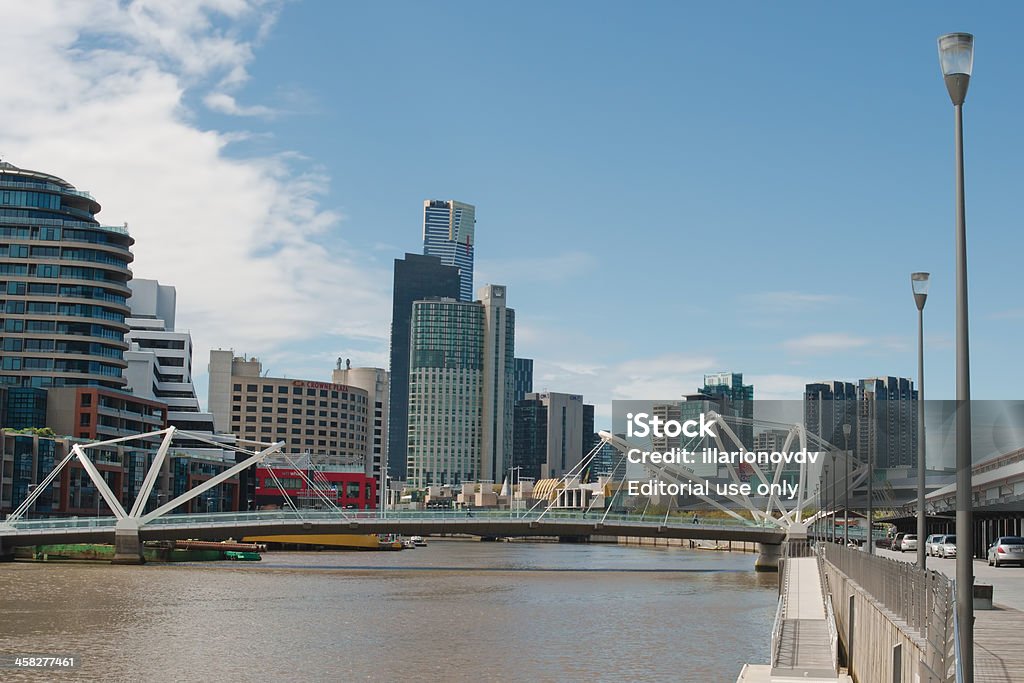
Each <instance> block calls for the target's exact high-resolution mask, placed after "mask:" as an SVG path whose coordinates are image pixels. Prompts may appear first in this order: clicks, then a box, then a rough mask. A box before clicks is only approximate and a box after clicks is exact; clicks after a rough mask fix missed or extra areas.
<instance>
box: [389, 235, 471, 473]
mask: <svg viewBox="0 0 1024 683" xmlns="http://www.w3.org/2000/svg"><path fill="white" fill-rule="evenodd" d="M458 297H459V269H458V268H455V267H454V266H446V265H444V263H442V262H441V259H439V258H437V257H436V256H420V255H419V254H406V255H405V258H404V259H395V282H394V299H393V304H392V309H391V360H390V365H389V367H390V372H391V375H390V382H391V385H390V388H389V392H390V399H389V401H388V404H389V411H390V415H389V421H388V442H387V453H388V474H389V475H390V476H391V477H392V478H393V479H395V480H397V481H404V480H405V478H406V471H405V468H406V462H407V455H408V453H407V451H406V446H407V440H408V438H409V329H410V321H411V319H412V304H413V302H414V301H417V300H421V299H431V298H451V299H457V298H458Z"/></svg>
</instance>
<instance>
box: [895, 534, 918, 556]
mask: <svg viewBox="0 0 1024 683" xmlns="http://www.w3.org/2000/svg"><path fill="white" fill-rule="evenodd" d="M908 550H917V534H907V535H906V536H904V537H903V538H902V539H900V547H899V551H900V552H901V553H905V552H907V551H908Z"/></svg>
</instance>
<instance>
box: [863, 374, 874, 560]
mask: <svg viewBox="0 0 1024 683" xmlns="http://www.w3.org/2000/svg"><path fill="white" fill-rule="evenodd" d="M869 382H871V380H863V384H862V389H861V391H862V393H863V397H862V398H863V400H864V410H865V413H866V414H865V416H864V417H865V419H866V420H867V423H868V424H869V425H871V424H873V423H874V420H873V419H872V415H871V409H872V407H873V404H874V400H870V399H868V384H869ZM873 388H874V387H873V386H872V389H873ZM864 450H865V451H866V452H867V458H866V460H867V464H868V500H867V518H868V537H867V542H868V555H874V554H875V541H874V531H875V511H874V503H875V500H874V498H875V488H874V487H875V459H874V457H873V453H872V452H871V435H870V434H868V436H867V438H866V439H865V440H864Z"/></svg>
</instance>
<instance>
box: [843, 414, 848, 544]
mask: <svg viewBox="0 0 1024 683" xmlns="http://www.w3.org/2000/svg"><path fill="white" fill-rule="evenodd" d="M843 436H844V437H845V438H846V458H845V459H846V486H845V487H843V488H844V491H843V526H844V527H845V529H843V539H844V543H845V544H846V547H850V423H849V422H847V423H845V424H844V425H843Z"/></svg>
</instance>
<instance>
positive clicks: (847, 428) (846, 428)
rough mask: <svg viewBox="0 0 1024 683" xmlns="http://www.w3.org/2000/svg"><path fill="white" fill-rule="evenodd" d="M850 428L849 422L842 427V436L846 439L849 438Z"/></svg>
mask: <svg viewBox="0 0 1024 683" xmlns="http://www.w3.org/2000/svg"><path fill="white" fill-rule="evenodd" d="M851 428H852V427H851V425H850V423H849V422H847V423H846V424H844V425H843V436H845V437H846V438H847V439H849V438H850V429H851Z"/></svg>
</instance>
